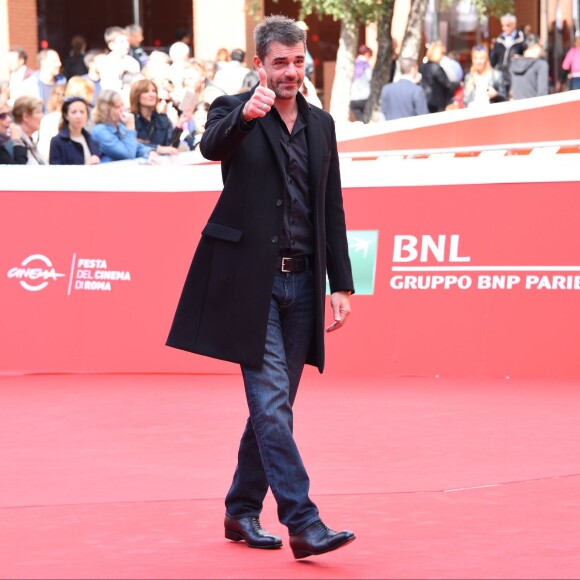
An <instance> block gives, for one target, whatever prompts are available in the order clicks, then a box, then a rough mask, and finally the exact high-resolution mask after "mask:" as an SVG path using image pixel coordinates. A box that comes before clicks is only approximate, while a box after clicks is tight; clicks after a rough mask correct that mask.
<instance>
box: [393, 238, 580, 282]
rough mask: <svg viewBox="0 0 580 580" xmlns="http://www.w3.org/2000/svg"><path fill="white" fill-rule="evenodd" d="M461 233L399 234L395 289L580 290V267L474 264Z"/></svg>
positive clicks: (396, 240) (396, 241) (394, 263)
mask: <svg viewBox="0 0 580 580" xmlns="http://www.w3.org/2000/svg"><path fill="white" fill-rule="evenodd" d="M460 243H461V238H460V235H459V234H451V235H446V234H441V235H438V236H431V235H421V236H414V235H395V237H394V243H393V266H392V275H391V278H390V280H389V285H390V287H391V288H392V289H393V290H450V289H453V288H457V289H460V290H469V289H477V290H512V289H514V288H522V289H525V290H580V266H578V265H570V264H567V265H560V264H556V265H546V264H543V265H522V264H519V265H513V264H507V265H497V264H495V265H493V264H489V265H488V264H480V265H476V264H474V263H473V261H472V258H471V256H468V255H465V254H463V253H462V251H461V250H460Z"/></svg>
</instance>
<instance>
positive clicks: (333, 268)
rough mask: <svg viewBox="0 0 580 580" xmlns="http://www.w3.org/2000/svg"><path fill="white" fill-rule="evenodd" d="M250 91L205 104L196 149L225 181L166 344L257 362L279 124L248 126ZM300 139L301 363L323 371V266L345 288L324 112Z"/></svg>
mask: <svg viewBox="0 0 580 580" xmlns="http://www.w3.org/2000/svg"><path fill="white" fill-rule="evenodd" d="M251 94H252V92H251V91H250V92H247V93H243V94H241V95H233V96H223V97H219V98H218V99H216V100H215V101H214V102H213V104H212V106H211V108H210V111H209V115H208V120H207V124H206V129H205V133H204V135H203V138H202V141H201V152H202V153H203V155H204V157H206V158H207V159H212V160H216V161H217V160H219V161H221V162H222V177H223V181H224V188H223V191H222V193H221V195H220V197H219V199H218V202H217V204H216V206H215V208H214V210H213V212H212V213H211V216H210V217H209V220H208V223H207V225H206V226H205V228H204V229H203V231H202V236H201V240H200V241H199V244H198V246H197V250H196V252H195V255H194V257H193V262H192V264H191V267H190V269H189V273H188V274H187V278H186V281H185V285H184V287H183V291H182V294H181V298H180V300H179V304H178V307H177V312H176V313H175V317H174V320H173V325H172V327H171V331H170V333H169V338H168V340H167V345H168V346H172V347H175V348H180V349H183V350H187V351H191V352H194V353H198V354H202V355H206V356H210V357H213V358H218V359H222V360H227V361H232V362H236V363H241V364H244V365H248V366H252V367H257V368H259V367H260V366H261V365H262V362H263V358H264V347H265V342H266V327H267V321H268V312H269V308H270V300H271V297H272V287H273V283H274V273H275V264H276V259H277V257H278V244H279V239H280V234H281V231H282V222H283V212H284V205H285V204H284V195H285V189H286V179H287V176H286V173H285V169H284V162H283V155H282V150H281V147H280V144H279V142H278V141H277V140H276V135H277V134H278V130H277V127H276V126H275V123H277V122H278V121H277V120H276V119H275V118H274V117H273V115H272V114H268V115H266V116H265V117H263V118H260V119H256V120H254V121H252V122H250V123H245V122H244V121H243V119H242V116H241V111H242V108H243V106H244V105H245V103H246V102H247V101H248V100H249V99H250V97H251ZM297 98H299V99H302V98H303V97H302V95H300V94H299V95H298V96H297ZM306 138H307V143H308V155H309V194H310V202H311V207H312V216H313V217H312V219H313V222H314V235H315V259H314V274H315V280H316V328H315V332H314V339H313V341H312V344H311V349H310V353H309V356H308V359H307V363H308V364H312V365H315V366H317V367H318V369H319V370H320V372H322V370H323V368H324V304H325V286H326V273H328V279H329V282H330V289H331V291H332V292H335V291H337V290H350V291H354V287H353V280H352V272H351V265H350V260H349V257H348V244H347V239H346V225H345V218H344V209H343V202H342V190H341V183H340V172H339V161H338V152H337V148H336V135H335V130H334V121H333V119H332V117H331V116H330V115H329V114H328V113H326V112H325V111H322V110H321V109H319V108H317V107H311V108H310V111H309V115H308V119H307V129H306Z"/></svg>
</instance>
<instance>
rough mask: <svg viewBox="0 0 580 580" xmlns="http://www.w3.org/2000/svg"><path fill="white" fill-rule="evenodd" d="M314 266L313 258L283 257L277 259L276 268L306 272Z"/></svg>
mask: <svg viewBox="0 0 580 580" xmlns="http://www.w3.org/2000/svg"><path fill="white" fill-rule="evenodd" d="M311 267H312V258H308V257H306V256H304V257H301V258H282V257H279V258H278V259H277V261H276V270H280V271H281V272H304V271H306V270H309V269H310V268H311Z"/></svg>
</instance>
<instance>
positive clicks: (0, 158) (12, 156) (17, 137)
mask: <svg viewBox="0 0 580 580" xmlns="http://www.w3.org/2000/svg"><path fill="white" fill-rule="evenodd" d="M27 161H28V156H27V152H26V147H25V146H24V142H23V141H22V131H21V130H20V129H19V128H18V127H16V126H15V125H12V115H11V114H10V108H9V107H8V103H7V102H6V100H5V99H0V165H26V162H27Z"/></svg>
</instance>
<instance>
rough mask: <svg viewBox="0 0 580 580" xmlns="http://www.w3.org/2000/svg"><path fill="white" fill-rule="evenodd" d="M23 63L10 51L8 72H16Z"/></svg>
mask: <svg viewBox="0 0 580 580" xmlns="http://www.w3.org/2000/svg"><path fill="white" fill-rule="evenodd" d="M23 64H24V61H23V60H22V59H21V58H20V57H19V56H18V52H17V51H15V50H11V51H10V52H8V71H9V72H11V73H12V72H14V71H17V70H18V69H19V68H20V67H21V66H22V65H23Z"/></svg>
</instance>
